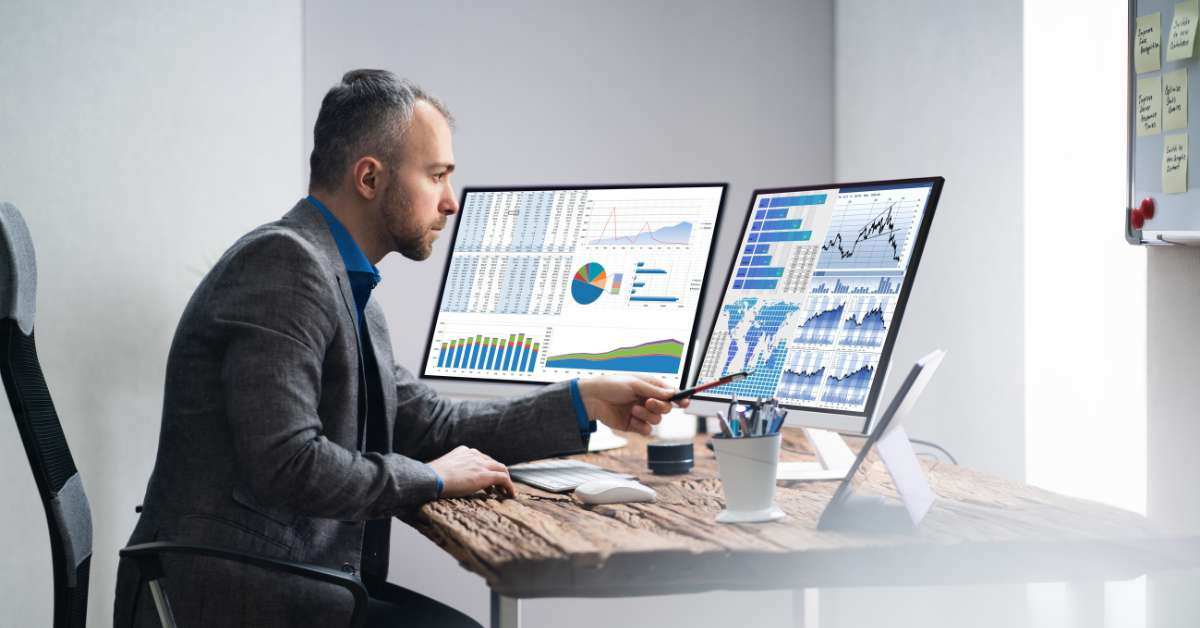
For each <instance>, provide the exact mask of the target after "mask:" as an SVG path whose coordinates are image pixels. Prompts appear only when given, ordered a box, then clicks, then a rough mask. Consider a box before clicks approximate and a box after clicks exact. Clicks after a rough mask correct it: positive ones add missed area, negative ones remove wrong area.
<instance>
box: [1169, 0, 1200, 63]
mask: <svg viewBox="0 0 1200 628" xmlns="http://www.w3.org/2000/svg"><path fill="white" fill-rule="evenodd" d="M1198 20H1200V6H1198V1H1197V0H1186V1H1185V2H1180V3H1179V4H1176V5H1175V17H1174V18H1172V19H1171V33H1170V35H1169V36H1168V38H1167V61H1179V60H1181V59H1191V58H1192V55H1193V54H1195V52H1196V25H1197V21H1198Z"/></svg>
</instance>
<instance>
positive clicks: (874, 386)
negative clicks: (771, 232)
mask: <svg viewBox="0 0 1200 628" xmlns="http://www.w3.org/2000/svg"><path fill="white" fill-rule="evenodd" d="M945 182H946V179H945V177H940V176H936V177H913V178H908V179H888V180H880V181H856V182H847V183H828V184H824V185H802V186H795V187H780V188H758V189H755V190H754V191H753V192H751V193H750V201H749V204H748V206H747V208H746V217H745V219H744V221H743V222H742V230H741V233H739V234H738V239H737V243H736V244H735V245H734V254H733V259H731V260H730V262H729V272H728V273H727V274H726V275H725V282H724V283H723V284H722V290H721V299H720V300H719V301H717V309H716V310H715V311H714V312H713V317H712V324H711V325H709V328H708V337H707V339H706V341H705V343H704V353H702V354H701V356H702V357H701V358H700V360H701V362H703V360H704V358H703V356H706V355H708V345H709V344H711V343H712V335H713V332H714V331H715V330H716V327H717V322H718V321H719V320H720V318H721V304H723V303H724V302H725V298H726V297H727V296H728V293H729V286H730V285H731V280H732V279H733V274H734V273H735V272H736V270H737V262H738V259H740V258H741V255H742V246H743V242H744V241H745V239H746V231H747V230H748V229H749V228H750V223H751V222H752V220H753V216H754V203H755V201H756V200H757V199H758V197H759V196H760V195H763V194H782V193H788V192H812V191H817V190H830V189H837V190H838V193H839V194H840V193H841V189H842V188H849V187H866V186H872V187H886V186H890V185H909V184H914V183H928V184H930V186H931V189H930V191H929V200H928V201H927V202H926V208H925V212H924V214H923V215H922V218H921V226H920V228H919V229H918V230H917V239H916V241H915V242H913V248H912V253H911V254H910V255H909V263H908V270H907V271H906V272H905V274H904V281H903V282H902V284H901V286H900V292H899V294H898V295H897V298H896V309H895V310H894V311H893V313H892V325H891V329H889V330H888V334H887V337H886V338H885V339H884V346H883V351H882V352H881V353H880V355H879V366H878V368H877V372H876V374H875V379H874V381H873V382H872V383H871V391H870V393H868V395H867V403H866V405H865V406H863V409H862V410H861V411H858V410H839V409H834V408H819V407H813V406H802V405H798V404H794V403H781V404H780V406H781V407H784V408H787V409H789V410H797V411H800V412H805V413H817V414H827V415H836V416H841V417H855V418H861V419H862V428H861V429H860V430H857V431H856V433H859V434H864V435H865V434H867V433H868V431H869V429H870V425H871V417H872V416H873V415H874V413H875V406H876V405H877V404H878V402H879V397H880V396H881V395H882V394H883V388H884V385H885V383H886V379H887V371H888V365H889V363H890V361H891V357H892V349H893V348H894V346H895V344H896V337H897V335H898V333H899V329H900V325H901V324H902V323H903V319H904V311H905V309H906V307H907V305H908V297H909V293H910V292H912V285H913V281H914V280H915V279H916V276H917V268H918V267H919V266H920V264H921V255H922V253H924V251H925V242H926V240H927V239H928V236H929V228H930V225H931V224H932V223H933V214H934V211H935V210H936V209H937V204H938V200H939V199H940V198H941V194H942V186H943V184H944V183H945ZM699 378H700V370H699V369H696V376H695V380H699ZM695 380H694V381H692V383H691V384H690V385H691V386H695V385H697V384H699V383H700V382H698V381H695ZM694 398H695V399H697V400H700V401H711V402H718V403H728V402H729V399H728V398H725V397H718V396H714V395H710V394H705V393H701V394H698V395H696V396H695V397H694ZM789 423H791V421H789Z"/></svg>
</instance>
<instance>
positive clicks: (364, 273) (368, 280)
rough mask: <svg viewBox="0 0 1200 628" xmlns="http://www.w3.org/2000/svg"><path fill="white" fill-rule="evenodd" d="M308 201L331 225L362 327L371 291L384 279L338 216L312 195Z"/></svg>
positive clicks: (330, 229)
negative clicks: (364, 311)
mask: <svg viewBox="0 0 1200 628" xmlns="http://www.w3.org/2000/svg"><path fill="white" fill-rule="evenodd" d="M307 200H308V202H310V203H312V204H313V206H314V207H316V208H317V209H318V210H320V212H321V217H323V218H324V219H325V224H327V225H329V232H330V233H331V234H332V235H333V242H334V243H335V244H337V248H338V253H341V255H342V263H344V264H345V265H346V275H347V277H348V278H349V279H350V292H351V293H352V294H353V295H354V308H355V310H356V311H357V312H358V324H359V325H362V324H363V310H364V309H366V307H367V299H369V298H371V291H372V290H374V289H375V286H378V285H379V282H380V280H381V279H383V277H381V276H380V275H379V269H378V268H375V265H374V264H372V263H371V260H369V259H367V255H366V254H365V253H363V250H362V247H360V246H358V243H357V242H355V241H354V237H353V236H351V235H350V232H349V231H347V230H346V227H345V225H343V224H342V222H341V221H340V220H338V219H337V216H334V215H333V212H331V211H329V208H328V207H325V204H324V203H322V202H321V201H318V200H317V199H316V198H314V197H313V196H312V195H311V194H310V195H309V196H308V199H307Z"/></svg>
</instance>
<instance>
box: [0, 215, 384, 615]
mask: <svg viewBox="0 0 1200 628" xmlns="http://www.w3.org/2000/svg"><path fill="white" fill-rule="evenodd" d="M36 297H37V263H36V260H35V257H34V251H33V240H32V239H31V238H30V236H29V229H28V227H26V226H25V220H24V219H23V218H22V217H21V213H20V212H19V211H17V208H16V207H13V206H12V205H11V204H8V203H3V202H0V374H2V375H3V380H4V390H5V391H6V392H7V393H8V402H9V404H10V405H12V409H13V415H14V417H15V418H16V421H17V429H18V431H19V432H20V433H21V440H22V442H23V443H24V445H25V453H26V454H27V455H28V456H29V465H30V467H31V468H32V469H33V476H34V480H35V481H36V482H37V487H38V493H40V495H41V498H42V504H43V506H44V507H45V509H46V520H47V523H48V525H49V528H50V553H51V557H52V559H53V562H54V628H82V627H83V626H84V625H86V622H87V594H88V575H89V568H90V565H91V556H92V514H91V508H90V507H89V505H88V501H87V495H86V494H85V493H84V491H83V483H82V481H81V480H80V477H79V471H78V469H76V468H75V460H74V459H73V458H72V457H71V451H70V449H69V448H68V447H67V439H66V436H65V435H64V434H63V430H62V424H61V423H59V421H58V414H57V413H56V412H55V410H54V403H53V402H52V401H51V399H50V391H49V390H48V389H47V387H46V380H45V378H44V377H43V375H42V369H41V365H40V363H39V362H38V357H37V350H36V348H35V346H34V340H33V318H34V309H35V301H36ZM120 554H121V557H122V558H128V559H130V560H133V561H134V562H135V563H136V564H137V565H138V569H139V571H140V574H141V581H142V582H146V583H147V584H148V586H149V588H150V593H151V595H152V596H153V599H154V606H155V610H157V612H158V616H159V621H160V622H161V623H162V625H163V626H164V627H166V628H174V627H175V626H176V625H177V624H176V622H175V616H174V614H173V613H172V612H171V605H170V602H169V600H168V598H167V596H166V593H165V591H164V590H163V587H162V584H161V582H160V581H161V580H162V579H163V578H164V577H165V576H166V574H165V573H164V572H163V568H162V563H161V561H160V556H161V555H162V554H191V555H198V556H208V557H213V558H220V559H225V560H232V561H236V562H239V563H244V564H249V565H255V566H258V567H263V568H266V569H275V570H277V571H282V572H285V573H289V574H294V575H300V576H305V577H309V578H312V579H314V580H318V581H321V582H326V583H329V584H333V585H337V586H340V587H342V588H344V589H346V590H347V591H348V592H349V593H350V594H351V595H352V596H353V597H354V611H353V614H352V615H351V618H350V625H351V626H352V628H360V627H361V626H362V625H363V623H364V622H365V621H366V609H367V589H366V587H365V586H364V585H363V583H362V581H361V580H359V579H357V578H355V577H353V576H349V575H347V574H344V573H342V572H340V571H336V570H333V569H327V568H324V567H318V566H315V565H305V564H301V563H294V562H289V561H284V560H276V559H273V558H267V557H263V556H254V555H250V554H242V553H238V552H233V551H229V550H225V549H221V548H216V547H206V546H201V545H187V544H181V543H168V542H153V543H143V544H140V545H133V546H130V547H127V548H125V549H123V550H121V552H120ZM139 586H141V585H140V584H139Z"/></svg>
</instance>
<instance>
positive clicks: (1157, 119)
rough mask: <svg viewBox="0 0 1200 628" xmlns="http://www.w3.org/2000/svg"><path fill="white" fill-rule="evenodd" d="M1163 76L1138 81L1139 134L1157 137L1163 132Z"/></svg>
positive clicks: (1136, 114) (1136, 112)
mask: <svg viewBox="0 0 1200 628" xmlns="http://www.w3.org/2000/svg"><path fill="white" fill-rule="evenodd" d="M1161 97H1162V75H1159V76H1152V77H1150V78H1144V79H1138V91H1137V110H1136V111H1134V112H1133V115H1134V116H1136V118H1137V134H1138V136H1139V137H1140V136H1143V135H1157V134H1158V133H1159V131H1161V130H1162V98H1161Z"/></svg>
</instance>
